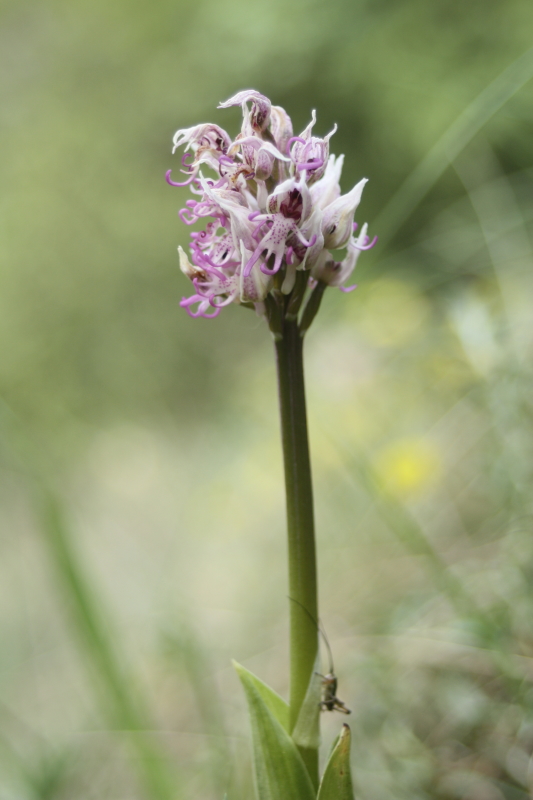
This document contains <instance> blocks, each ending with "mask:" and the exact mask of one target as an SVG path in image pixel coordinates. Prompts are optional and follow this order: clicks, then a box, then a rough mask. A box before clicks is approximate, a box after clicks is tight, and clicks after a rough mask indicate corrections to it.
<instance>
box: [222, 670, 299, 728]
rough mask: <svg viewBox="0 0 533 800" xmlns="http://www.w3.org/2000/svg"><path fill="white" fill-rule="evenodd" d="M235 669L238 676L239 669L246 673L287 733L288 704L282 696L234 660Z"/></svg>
mask: <svg viewBox="0 0 533 800" xmlns="http://www.w3.org/2000/svg"><path fill="white" fill-rule="evenodd" d="M233 665H234V667H235V669H236V670H237V672H238V674H239V677H240V678H241V681H242V677H241V672H240V671H241V670H242V671H243V672H245V673H246V675H247V678H248V680H250V681H251V682H252V683H253V685H254V687H255V689H257V691H258V692H259V694H260V695H261V699H262V700H263V702H264V704H265V705H266V707H267V708H268V710H269V711H270V712H271V713H272V714H273V715H274V717H275V718H276V719H277V721H278V722H279V723H280V724H281V725H283V727H284V728H285V730H286V731H287V733H289V705H288V703H286V702H285V700H284V699H283V697H280V696H279V694H278V693H277V692H275V691H274V689H271V688H270V686H267V685H266V683H263V681H262V680H261V679H260V678H258V677H257V675H254V674H253V673H252V672H249V671H248V670H247V669H245V667H241V665H240V664H237V662H236V661H234V662H233Z"/></svg>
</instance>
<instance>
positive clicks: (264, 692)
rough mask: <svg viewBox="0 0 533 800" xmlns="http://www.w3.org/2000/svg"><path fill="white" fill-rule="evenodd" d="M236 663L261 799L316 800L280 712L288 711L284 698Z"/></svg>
mask: <svg viewBox="0 0 533 800" xmlns="http://www.w3.org/2000/svg"><path fill="white" fill-rule="evenodd" d="M233 665H234V667H235V669H236V670H237V673H238V675H239V678H240V679H241V683H242V685H243V687H244V691H245V692H246V699H247V700H248V710H249V712H250V719H251V724H252V744H253V756H254V768H255V779H256V787H257V795H258V798H259V800H315V791H314V789H313V786H312V784H311V779H310V778H309V774H308V772H307V770H306V768H305V765H304V762H303V761H302V757H301V755H300V753H299V752H298V750H297V748H296V745H295V744H294V742H293V740H292V739H291V737H290V736H289V734H288V732H287V729H286V728H285V727H284V725H283V723H282V722H281V721H280V720H279V719H278V716H277V715H278V714H281V716H282V717H283V716H284V715H286V714H287V713H288V711H282V710H281V709H282V706H281V704H280V701H281V703H283V700H281V698H280V697H279V696H278V695H276V693H275V692H273V691H272V689H269V687H268V686H266V685H265V684H264V683H263V682H262V681H260V680H259V679H258V678H256V677H255V675H252V673H251V672H248V670H247V669H245V668H244V667H242V666H241V665H240V664H237V663H236V662H235V661H234V662H233ZM284 705H285V707H286V703H284Z"/></svg>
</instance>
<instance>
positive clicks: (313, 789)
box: [166, 90, 377, 800]
mask: <svg viewBox="0 0 533 800" xmlns="http://www.w3.org/2000/svg"><path fill="white" fill-rule="evenodd" d="M238 105H241V106H242V111H243V123H242V128H241V131H240V133H239V134H238V135H237V136H236V137H235V139H234V140H232V139H231V137H230V136H229V134H228V133H226V131H225V130H223V129H222V128H220V127H219V126H218V125H215V124H212V123H205V124H201V125H195V126H193V127H192V128H186V129H180V130H178V131H177V132H176V134H175V136H174V148H173V152H175V151H176V150H177V149H178V148H179V147H181V146H184V147H185V148H186V150H187V152H185V154H184V155H183V157H182V160H181V163H182V170H181V171H182V172H183V173H184V174H185V176H186V179H185V180H183V181H178V182H176V181H174V180H172V178H171V174H172V173H171V170H169V171H168V172H167V174H166V180H167V182H168V183H169V184H170V185H171V186H190V189H191V191H192V193H193V195H194V197H193V198H190V199H189V200H187V201H186V204H185V208H183V209H181V210H180V212H179V216H180V218H181V220H182V221H183V222H184V223H185V224H186V225H194V224H195V223H201V224H202V225H203V229H202V230H195V231H194V232H193V233H191V243H190V248H189V255H187V253H186V252H185V251H184V250H183V248H182V247H179V248H178V250H179V258H180V267H181V270H182V272H183V273H184V274H185V275H186V276H187V277H188V278H189V279H190V280H191V282H192V284H193V287H194V293H193V294H192V295H191V296H190V297H186V298H183V299H182V301H181V303H180V305H181V306H182V307H183V308H185V309H186V311H187V313H188V314H189V315H190V316H192V317H206V318H213V317H216V316H218V315H219V314H220V312H221V310H222V308H224V307H225V306H228V305H230V304H231V303H238V304H240V305H244V306H246V307H248V308H252V309H255V311H256V312H257V313H258V314H259V315H260V316H262V317H264V318H265V319H266V321H267V323H268V326H269V328H270V330H271V332H272V334H273V338H274V343H275V349H276V357H277V372H278V386H279V400H280V413H281V433H282V444H283V454H284V467H285V486H286V495H287V523H288V545H289V548H288V553H289V598H290V600H291V602H290V603H289V611H290V699H289V703H288V704H287V703H286V702H285V701H284V700H283V699H282V698H281V697H280V696H279V695H277V694H276V693H275V692H274V691H273V690H272V689H271V688H269V687H268V686H266V685H265V684H264V683H263V682H262V681H260V680H259V679H258V678H257V677H255V676H254V675H252V674H251V673H250V672H249V671H248V670H246V669H244V667H241V666H240V665H238V664H237V665H236V668H237V671H238V673H239V676H240V678H241V681H242V683H243V686H244V689H245V692H246V696H247V700H248V706H249V711H250V717H251V723H252V739H253V753H254V767H255V776H256V786H257V793H258V798H259V800H311V799H312V798H316V797H318V798H319V800H348V799H350V800H351V798H352V797H353V790H352V782H351V776H350V768H349V749H350V732H349V728H348V726H347V725H344V726H343V730H342V733H341V735H340V737H339V739H338V741H337V743H336V744H335V746H334V748H333V750H332V752H331V755H330V757H329V761H328V763H327V765H326V768H325V770H324V773H323V775H322V778H321V780H320V779H319V766H318V748H319V744H320V738H319V718H320V709H321V708H324V707H326V708H337V709H338V710H341V711H344V712H345V713H348V711H347V709H346V707H345V706H344V704H343V703H342V702H341V701H338V702H337V703H335V702H334V701H336V700H337V698H336V697H335V696H334V693H333V695H332V694H331V686H332V681H334V676H333V675H330V676H326V678H324V676H322V675H320V663H319V642H318V634H319V625H318V619H319V614H318V599H317V570H316V553H315V532H314V512H313V493H312V481H311V465H310V458H309V444H308V434H307V418H306V403H305V386H304V371H303V339H304V335H305V333H306V331H307V330H308V328H309V326H310V325H311V323H312V321H313V319H314V317H315V315H316V313H317V311H318V309H319V307H320V303H321V300H322V297H323V294H324V291H325V289H326V288H327V287H328V286H333V287H338V288H339V289H340V290H341V291H343V292H349V291H351V290H352V289H355V288H356V287H355V285H350V286H346V285H345V284H346V282H347V281H348V280H349V278H350V276H351V274H352V272H353V270H354V269H355V266H356V262H357V259H358V257H359V254H360V253H361V252H362V251H363V250H368V249H370V248H371V247H373V245H374V244H375V242H376V238H377V237H374V239H373V240H372V241H370V239H369V237H368V234H367V225H366V223H365V224H364V225H363V226H362V227H361V230H360V232H359V233H357V228H358V226H357V224H356V223H355V222H354V220H353V218H354V214H355V211H356V209H357V207H358V205H359V202H360V200H361V195H362V192H363V189H364V186H365V184H366V182H367V179H366V178H362V179H361V180H360V181H359V182H358V183H357V184H356V185H355V186H354V188H353V189H352V190H351V191H350V192H348V194H345V195H342V194H341V190H340V185H339V180H340V175H341V170H342V166H343V159H344V157H343V156H339V157H335V156H334V155H330V152H329V145H330V139H331V137H332V136H333V134H334V133H335V130H336V128H334V129H333V130H332V131H331V132H330V133H329V134H328V135H327V136H325V137H323V138H320V137H317V136H314V135H313V128H314V126H315V123H316V115H315V112H313V114H312V119H311V122H310V123H309V125H308V126H307V127H306V128H305V130H304V131H302V133H301V134H300V135H299V136H294V135H293V128H292V123H291V120H290V117H289V116H288V114H287V113H286V111H285V110H284V109H283V108H281V107H280V106H273V105H272V104H271V103H270V101H269V100H268V98H267V97H265V96H264V95H262V94H260V93H259V92H256V91H252V90H245V91H242V92H239V93H238V94H236V95H235V96H234V97H232V98H231V99H230V100H227V101H226V102H225V103H221V104H220V106H219V108H229V107H231V106H238ZM202 168H205V169H206V170H207V169H209V170H211V172H214V173H215V174H214V176H212V175H205V174H204V172H203V171H202ZM342 249H344V250H345V255H344V257H343V258H342V259H341V260H337V258H336V251H339V250H342ZM324 692H328V693H329V694H328V695H327V697H326V695H325V694H324Z"/></svg>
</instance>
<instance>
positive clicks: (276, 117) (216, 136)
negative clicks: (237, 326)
mask: <svg viewBox="0 0 533 800" xmlns="http://www.w3.org/2000/svg"><path fill="white" fill-rule="evenodd" d="M239 105H240V106H241V107H242V112H243V121H242V127H241V131H240V132H239V133H238V134H237V136H235V138H234V139H232V138H231V137H230V135H229V134H228V133H227V132H226V131H225V130H224V129H223V128H221V127H220V126H219V125H216V124H214V123H202V124H199V125H194V126H192V127H190V128H180V129H179V130H178V131H176V133H175V135H174V137H173V150H172V152H173V153H175V152H176V150H177V149H178V148H180V147H184V148H185V152H184V154H183V156H182V158H181V165H180V167H179V170H180V172H181V176H180V179H179V180H176V177H177V176H178V173H176V174H175V175H174V176H173V177H171V174H172V171H171V170H168V172H167V174H166V180H167V182H168V183H169V184H170V185H171V186H189V188H190V191H191V196H190V198H189V199H188V200H187V201H186V203H185V207H184V208H182V209H181V210H180V211H179V217H180V219H181V220H182V222H184V223H185V224H186V225H189V226H191V227H192V228H193V232H192V233H191V241H190V246H189V253H188V254H187V253H186V252H185V250H184V249H183V248H182V247H179V248H178V250H179V260H180V268H181V270H182V272H183V274H184V275H185V276H186V277H187V278H188V279H189V280H190V281H191V283H192V285H193V287H194V293H193V294H192V295H191V296H190V297H184V298H183V299H182V300H181V302H180V305H181V306H182V308H184V309H185V310H186V311H187V313H188V314H189V315H190V316H192V317H206V318H211V317H217V316H218V315H219V314H220V313H221V311H222V309H223V308H224V307H226V306H228V305H230V304H232V303H241V304H245V305H252V306H253V307H255V309H256V311H257V312H258V313H259V314H263V313H264V311H265V302H267V298H268V296H269V294H270V293H271V292H272V291H274V290H275V291H277V292H279V291H281V293H282V294H287V295H288V294H290V293H291V292H292V291H293V288H294V286H295V284H296V277H297V274H299V273H301V272H304V273H307V276H308V278H307V282H308V283H309V286H311V287H313V286H314V285H316V283H317V282H321V283H323V284H325V285H327V286H333V287H338V288H339V289H341V290H342V291H350V290H351V289H352V288H355V287H354V286H348V287H347V286H345V285H344V283H345V281H347V280H348V279H349V278H350V276H351V274H352V272H353V270H354V269H355V266H356V263H357V259H358V258H359V256H360V254H361V252H363V251H364V250H368V249H370V248H371V247H373V246H374V244H375V243H376V240H377V237H374V239H372V240H370V238H369V236H368V234H367V225H366V223H365V224H364V225H363V226H362V228H361V231H360V233H359V235H358V236H356V235H355V232H356V229H357V225H356V224H355V223H354V221H353V217H354V213H355V211H356V209H357V207H358V205H359V203H360V201H361V197H362V193H363V189H364V187H365V185H366V183H367V178H362V179H361V180H360V181H359V182H358V183H357V184H356V185H355V186H354V188H353V189H352V190H351V191H350V192H348V193H346V194H344V195H343V194H341V189H340V184H339V181H340V177H341V172H342V166H343V161H344V156H342V155H341V156H339V157H335V156H334V155H332V154H330V152H329V147H330V139H331V138H332V136H333V135H334V133H335V131H336V129H337V126H336V125H335V126H334V128H333V130H331V131H330V132H329V133H328V134H327V135H326V136H324V137H322V138H321V137H319V136H316V135H314V127H315V125H316V113H315V111H313V112H312V115H311V121H310V123H309V124H308V125H307V127H306V128H305V129H304V130H303V131H302V133H300V134H299V135H297V136H295V135H294V132H293V126H292V122H291V119H290V117H289V115H288V114H287V112H286V111H285V110H284V109H283V108H282V107H281V106H273V105H272V104H271V102H270V100H269V99H268V98H267V97H265V96H264V95H262V94H261V93H260V92H257V91H255V90H253V89H246V90H243V91H241V92H238V93H237V94H235V95H234V96H233V97H231V98H230V99H229V100H226V101H225V102H223V103H220V105H219V108H220V109H226V108H230V107H232V106H239ZM343 247H344V248H346V255H345V257H344V258H343V259H342V260H341V261H337V260H336V259H335V257H334V254H333V253H332V252H331V251H334V250H338V249H339V248H343ZM298 285H301V280H300V283H299V284H298Z"/></svg>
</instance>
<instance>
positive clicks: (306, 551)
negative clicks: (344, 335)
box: [274, 317, 318, 785]
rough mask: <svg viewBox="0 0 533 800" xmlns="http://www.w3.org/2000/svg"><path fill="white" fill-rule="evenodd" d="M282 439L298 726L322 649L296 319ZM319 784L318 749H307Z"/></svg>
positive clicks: (282, 336) (289, 342)
mask: <svg viewBox="0 0 533 800" xmlns="http://www.w3.org/2000/svg"><path fill="white" fill-rule="evenodd" d="M274 338H275V346H276V356H277V367H278V385H279V402H280V412H281V437H282V444H283V460H284V466H285V489H286V495H287V527H288V543H289V596H290V597H291V598H292V600H294V601H296V602H291V603H289V609H290V676H291V682H290V703H289V705H290V726H291V730H292V729H293V728H294V726H295V725H296V721H297V719H298V714H299V712H300V708H301V706H302V703H303V701H304V698H305V694H306V691H307V687H308V685H309V680H310V678H311V675H312V673H313V669H314V665H315V659H316V655H317V650H318V631H317V626H316V624H315V622H314V621H313V620H316V619H318V600H317V574H316V553H315V526H314V514H313V488H312V483H311V462H310V458H309V443H308V436H307V415H306V405H305V386H304V371H303V338H302V335H301V333H300V330H299V327H298V323H297V321H296V320H293V319H287V318H283V317H282V320H281V331H280V332H276V335H275V337H274ZM300 752H301V753H302V756H303V758H304V761H305V763H306V765H307V768H308V770H309V774H310V776H311V780H312V781H313V783H314V784H315V785H317V784H318V751H317V750H315V749H301V750H300Z"/></svg>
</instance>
